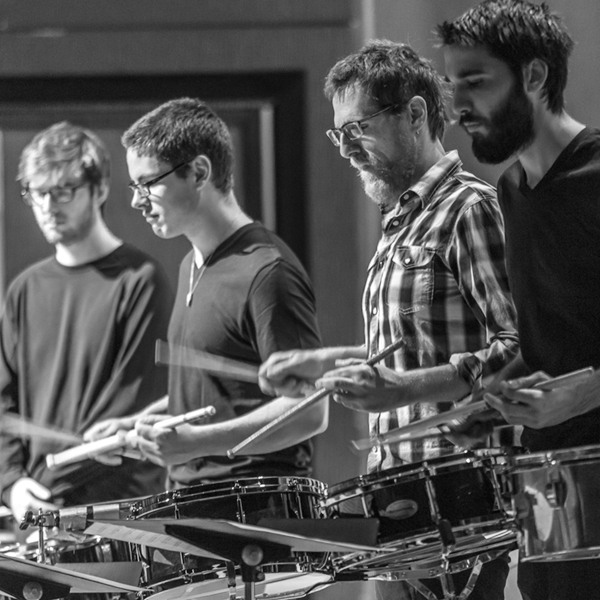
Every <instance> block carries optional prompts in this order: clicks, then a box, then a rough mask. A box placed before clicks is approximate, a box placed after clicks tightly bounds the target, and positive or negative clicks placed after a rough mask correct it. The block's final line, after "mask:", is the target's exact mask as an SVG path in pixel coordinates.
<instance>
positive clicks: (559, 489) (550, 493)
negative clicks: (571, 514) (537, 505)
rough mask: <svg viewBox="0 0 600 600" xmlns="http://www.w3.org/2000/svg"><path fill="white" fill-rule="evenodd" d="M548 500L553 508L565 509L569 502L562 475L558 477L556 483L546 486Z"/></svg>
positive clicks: (552, 482)
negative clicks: (567, 501)
mask: <svg viewBox="0 0 600 600" xmlns="http://www.w3.org/2000/svg"><path fill="white" fill-rule="evenodd" d="M545 495H546V499H547V500H548V504H549V505H550V506H551V507H552V508H563V507H564V505H565V502H566V500H567V486H566V485H565V482H564V481H563V480H562V479H561V477H560V475H558V476H557V478H556V479H555V481H551V482H550V483H548V484H546V491H545Z"/></svg>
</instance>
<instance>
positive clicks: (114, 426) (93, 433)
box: [83, 415, 138, 442]
mask: <svg viewBox="0 0 600 600" xmlns="http://www.w3.org/2000/svg"><path fill="white" fill-rule="evenodd" d="M137 418H138V417H136V416H134V415H132V416H129V417H118V418H113V419H106V420H104V421H99V422H98V423H96V424H95V425H92V426H91V427H90V428H89V429H88V430H87V431H86V432H85V433H84V434H83V440H84V441H85V442H95V441H96V440H101V439H104V438H107V437H110V436H111V435H115V433H117V432H118V431H130V430H131V429H133V428H134V427H135V422H136V420H137Z"/></svg>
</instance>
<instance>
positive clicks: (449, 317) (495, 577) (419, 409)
mask: <svg viewBox="0 0 600 600" xmlns="http://www.w3.org/2000/svg"><path fill="white" fill-rule="evenodd" d="M325 94H326V96H327V97H328V98H329V99H330V100H331V101H332V103H333V108H334V121H335V125H336V127H335V128H334V129H331V130H329V131H328V132H327V135H328V136H329V138H330V139H331V141H332V142H333V144H334V145H335V146H336V147H339V149H340V154H341V155H342V156H343V157H344V158H346V159H348V160H349V161H350V164H351V165H352V166H353V167H354V168H355V169H356V170H357V171H358V175H359V176H360V178H361V180H362V183H363V186H364V189H365V192H366V194H367V196H369V197H370V198H371V199H372V200H374V201H375V202H376V203H377V204H378V205H379V207H380V210H381V213H382V236H381V239H380V241H379V244H378V247H377V251H376V253H375V256H374V257H373V259H372V261H371V263H370V265H369V269H368V275H367V281H366V286H365V292H364V298H363V315H364V321H365V345H364V346H357V347H337V348H324V349H319V350H314V351H312V350H309V351H289V352H281V353H276V354H274V355H272V356H271V357H270V358H269V359H268V360H267V362H266V363H264V364H263V366H262V367H261V371H260V375H261V382H262V386H263V388H264V389H265V390H267V391H270V392H273V391H275V392H277V393H279V394H285V395H290V394H291V395H294V394H297V393H298V392H299V391H300V390H301V389H305V388H306V384H307V383H313V384H314V383H315V382H317V385H318V386H321V387H326V388H328V389H331V390H332V391H333V392H334V399H335V400H337V401H338V402H341V403H343V404H344V405H346V406H349V407H350V408H353V409H357V410H364V411H367V412H369V413H370V414H369V421H370V429H371V433H372V435H379V434H383V433H385V432H387V431H389V430H391V429H394V428H397V427H399V426H402V425H406V424H408V423H410V422H413V421H417V420H420V419H423V418H426V417H429V416H432V415H434V414H437V413H438V412H440V411H442V410H448V409H449V408H452V406H453V402H454V401H457V400H459V399H461V398H463V397H464V396H466V395H467V394H469V392H471V391H472V389H473V386H474V385H476V383H477V382H479V381H480V379H481V377H482V376H485V375H487V374H491V373H494V372H496V371H498V370H500V369H501V368H502V367H503V366H504V365H506V364H507V363H508V362H509V361H510V360H511V359H512V358H513V356H514V355H515V354H516V352H517V351H518V339H517V333H516V325H515V321H516V319H515V310H514V306H513V304H512V300H511V298H510V293H509V290H508V283H507V275H506V269H505V264H504V230H503V223H502V218H501V214H500V209H499V206H498V203H497V199H496V192H495V190H494V188H493V187H491V186H490V185H488V184H487V183H485V182H483V181H481V180H479V179H477V178H476V177H475V176H474V175H472V174H470V173H468V172H466V171H463V170H462V163H461V161H460V158H459V156H458V153H457V152H449V153H446V152H445V150H444V148H443V146H442V143H441V139H442V137H443V134H444V130H445V126H446V122H447V117H446V114H445V108H444V101H445V93H444V84H443V82H442V80H441V78H440V77H439V75H438V74H437V73H436V72H435V70H434V69H433V67H432V66H431V65H430V63H429V62H427V61H425V60H423V59H421V58H419V57H418V55H417V54H416V53H415V52H414V51H413V50H412V49H411V48H410V47H408V46H406V45H403V44H396V43H392V42H388V41H385V40H384V41H379V40H378V41H373V42H370V43H369V44H367V45H366V46H365V47H364V48H362V49H361V50H360V51H359V52H357V53H356V54H352V55H350V56H348V57H346V58H344V59H342V60H340V61H339V62H338V63H337V64H336V65H335V66H334V67H333V68H332V69H331V71H330V72H329V75H328V77H327V80H326V84H325ZM399 339H402V340H403V344H401V346H400V347H399V349H398V350H397V351H396V352H394V353H393V355H392V356H390V357H388V358H387V359H386V360H385V362H384V363H382V364H381V365H377V366H375V367H369V366H366V365H365V364H364V359H365V358H367V357H370V356H373V355H375V354H377V353H378V352H381V351H382V350H383V349H384V348H386V347H387V346H388V345H389V344H391V343H392V342H396V341H397V340H399ZM341 359H347V360H346V361H345V362H346V365H345V366H340V365H341V364H344V361H343V360H341ZM348 359H349V360H348ZM356 359H360V364H358V363H359V361H357V360H356ZM335 367H338V368H337V369H336V370H334V371H332V369H334V368H335ZM317 380H318V381H317ZM453 451H454V447H453V446H452V444H451V443H450V442H449V441H448V440H446V439H444V438H442V437H440V436H434V437H431V438H426V439H423V440H420V441H418V442H416V441H414V442H411V443H402V444H395V445H387V446H385V447H383V448H381V449H379V448H378V449H374V450H373V451H372V452H371V454H370V456H369V460H368V469H369V471H378V470H382V469H387V468H390V467H393V466H396V465H399V464H402V463H403V462H404V461H410V462H412V461H418V460H423V459H427V458H434V457H437V456H441V455H443V454H449V453H452V452H453ZM507 571H508V567H507V564H506V561H505V560H496V561H492V562H491V563H487V564H486V565H484V568H483V570H482V571H481V574H480V576H479V580H478V581H477V585H476V586H475V589H474V590H473V591H472V593H471V598H473V599H475V598H477V599H499V598H503V588H504V583H505V578H506V574H507ZM468 576H469V572H468V571H466V572H463V573H458V574H457V575H456V576H455V577H454V580H455V584H456V587H457V591H460V589H462V587H464V585H465V584H466V580H467V579H468ZM392 588H393V590H392ZM378 592H380V593H381V595H382V596H384V597H386V596H388V594H389V593H391V594H392V595H393V597H395V598H399V597H402V590H399V589H398V587H397V586H395V585H394V586H388V587H387V589H385V586H380V587H379V589H378ZM404 592H405V596H406V597H407V595H408V594H409V591H408V590H404Z"/></svg>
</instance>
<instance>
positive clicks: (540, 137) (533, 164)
mask: <svg viewBox="0 0 600 600" xmlns="http://www.w3.org/2000/svg"><path fill="white" fill-rule="evenodd" d="M584 128H585V125H583V124H582V123H579V122H578V121H576V120H575V119H573V118H572V117H570V116H569V115H568V114H567V113H566V112H564V111H563V112H561V113H560V114H554V113H550V112H548V111H544V112H543V113H542V114H541V115H539V116H537V118H536V122H535V131H536V134H535V138H534V140H533V142H532V143H531V144H530V145H529V146H528V147H527V148H525V150H523V151H522V152H520V153H519V155H518V158H519V162H520V163H521V165H522V166H523V170H524V171H525V175H526V176H527V185H528V186H529V187H531V188H533V187H535V186H536V185H537V184H538V183H539V182H540V180H541V179H542V178H543V177H544V175H545V174H546V173H547V172H548V170H549V169H550V167H552V165H553V164H554V163H555V162H556V159H557V158H558V157H559V155H560V153H561V152H562V151H563V150H564V149H565V148H566V147H567V146H568V145H569V144H570V143H571V142H572V141H573V138H574V137H575V136H576V135H577V134H578V133H580V132H581V130H582V129H584Z"/></svg>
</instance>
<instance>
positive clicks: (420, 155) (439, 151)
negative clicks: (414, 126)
mask: <svg viewBox="0 0 600 600" xmlns="http://www.w3.org/2000/svg"><path fill="white" fill-rule="evenodd" d="M421 135H422V136H428V135H429V133H428V132H427V131H426V130H423V132H422V133H421ZM445 154H446V152H445V150H444V147H443V146H442V143H441V142H440V141H439V140H435V141H433V140H431V138H424V139H423V140H422V141H421V143H420V144H419V146H418V148H417V150H416V154H415V161H414V168H413V170H412V173H411V174H410V178H409V179H407V180H405V181H404V182H403V184H404V186H403V189H401V190H400V192H399V193H396V192H397V190H396V192H395V193H394V196H393V197H391V198H389V202H386V203H385V204H380V205H379V209H380V210H381V212H382V214H385V213H387V212H389V211H390V210H392V209H394V208H395V207H396V206H398V203H399V202H400V198H401V196H402V194H404V192H405V191H406V190H407V189H408V188H409V187H411V186H413V185H415V183H417V182H418V181H419V180H420V179H421V177H423V175H425V173H427V171H429V169H431V167H433V165H435V164H436V163H437V162H438V161H439V160H440V159H441V158H442V157H443V156H444V155H445Z"/></svg>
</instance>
